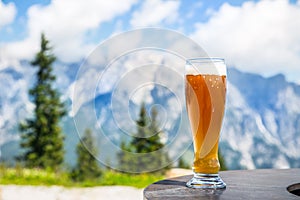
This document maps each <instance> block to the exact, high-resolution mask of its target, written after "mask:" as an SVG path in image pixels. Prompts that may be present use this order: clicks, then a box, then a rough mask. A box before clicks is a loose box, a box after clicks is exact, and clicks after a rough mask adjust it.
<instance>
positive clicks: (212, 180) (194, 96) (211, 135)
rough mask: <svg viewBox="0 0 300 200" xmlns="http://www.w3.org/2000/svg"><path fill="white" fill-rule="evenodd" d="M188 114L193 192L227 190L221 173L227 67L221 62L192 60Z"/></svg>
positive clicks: (188, 67)
mask: <svg viewBox="0 0 300 200" xmlns="http://www.w3.org/2000/svg"><path fill="white" fill-rule="evenodd" d="M185 73H186V74H185V95H186V106H187V113H188V117H189V121H190V126H191V130H192V134H193V144H194V163H193V172H194V177H193V178H192V179H191V180H190V181H188V182H187V184H186V185H187V187H191V188H215V189H216V188H225V187H226V184H225V183H224V182H223V181H222V179H221V178H220V176H219V174H218V172H219V169H220V164H219V160H218V146H219V136H220V130H221V126H222V121H223V116H224V109H225V100H226V65H225V61H224V59H221V58H195V59H188V60H187V62H186V66H185Z"/></svg>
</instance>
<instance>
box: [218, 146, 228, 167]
mask: <svg viewBox="0 0 300 200" xmlns="http://www.w3.org/2000/svg"><path fill="white" fill-rule="evenodd" d="M218 157H219V162H220V170H221V171H225V170H227V166H226V163H225V159H224V156H223V154H222V152H221V150H220V149H219V152H218Z"/></svg>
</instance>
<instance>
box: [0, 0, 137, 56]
mask: <svg viewBox="0 0 300 200" xmlns="http://www.w3.org/2000/svg"><path fill="white" fill-rule="evenodd" d="M135 2H136V0H122V1H117V0H110V1H98V0H78V1H72V0H53V1H51V4H49V5H46V6H42V5H33V6H31V7H30V8H29V10H28V13H27V14H28V22H27V29H28V37H27V38H26V39H25V40H23V41H17V42H14V43H7V44H5V45H3V47H4V48H5V49H6V51H5V54H6V55H5V56H6V57H7V58H9V57H16V58H17V59H31V57H32V56H33V55H34V53H35V52H36V51H37V49H38V47H39V46H38V45H39V42H40V34H41V32H44V33H45V34H46V37H47V38H48V39H49V40H50V41H51V44H52V45H53V46H54V47H55V48H54V53H55V54H56V55H57V57H58V58H59V59H60V60H62V61H65V62H75V61H78V60H80V59H82V58H83V57H85V56H86V55H87V53H89V52H90V51H91V50H92V49H93V47H94V46H95V45H96V44H87V43H86V41H85V40H86V38H85V37H86V33H87V32H88V31H91V30H95V29H97V28H99V26H100V25H101V23H103V22H106V21H110V20H112V19H114V18H115V17H116V16H118V15H122V14H124V13H125V12H127V11H128V10H130V8H131V6H132V5H133V4H134V3H135Z"/></svg>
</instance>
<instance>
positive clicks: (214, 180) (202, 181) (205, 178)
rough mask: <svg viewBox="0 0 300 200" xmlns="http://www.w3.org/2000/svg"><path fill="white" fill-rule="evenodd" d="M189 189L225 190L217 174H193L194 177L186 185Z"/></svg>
mask: <svg viewBox="0 0 300 200" xmlns="http://www.w3.org/2000/svg"><path fill="white" fill-rule="evenodd" d="M186 186H187V187H190V188H211V189H222V188H226V183H224V181H223V180H222V179H221V178H220V176H219V174H201V173H194V177H193V178H192V179H191V180H189V181H188V182H187V183H186Z"/></svg>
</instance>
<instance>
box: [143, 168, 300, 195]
mask: <svg viewBox="0 0 300 200" xmlns="http://www.w3.org/2000/svg"><path fill="white" fill-rule="evenodd" d="M220 175H221V177H222V179H223V180H224V181H225V183H226V184H227V188H226V189H223V190H219V189H218V190H213V189H191V188H187V187H186V186H185V183H186V182H187V181H188V180H189V179H190V178H191V177H192V175H188V176H180V177H176V178H170V179H165V180H162V181H158V182H156V183H153V184H151V185H149V186H148V187H147V188H145V190H144V199H145V200H157V199H161V200H177V199H181V200H182V199H187V200H191V199H197V200H201V199H220V200H221V199H225V200H226V199H228V200H235V199H242V200H248V199H255V200H260V199H264V200H265V199H280V200H285V199H298V200H299V199H300V196H297V195H295V194H291V193H290V192H289V191H288V190H287V187H288V186H290V185H293V184H296V185H293V186H291V187H290V188H289V189H290V190H294V192H295V191H296V192H298V195H300V194H299V192H300V169H259V170H235V171H223V172H220ZM297 183H299V185H297Z"/></svg>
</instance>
